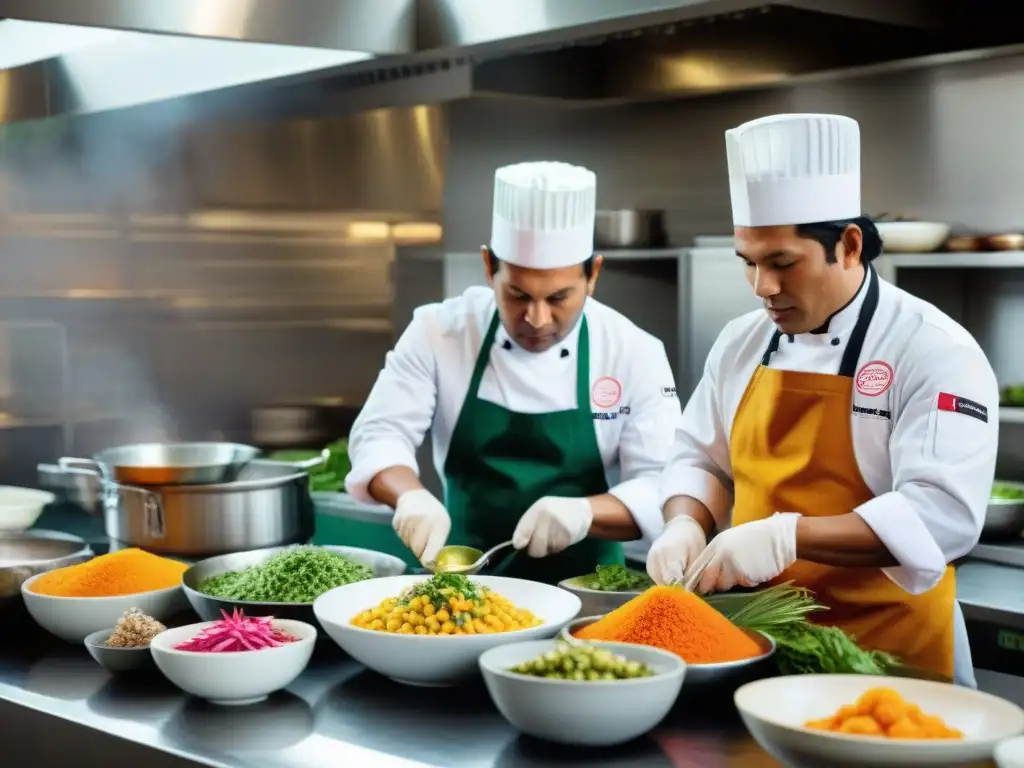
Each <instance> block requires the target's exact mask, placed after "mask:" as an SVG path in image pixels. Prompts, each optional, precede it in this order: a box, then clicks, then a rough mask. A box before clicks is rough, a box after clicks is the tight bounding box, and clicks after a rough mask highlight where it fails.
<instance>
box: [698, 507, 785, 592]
mask: <svg viewBox="0 0 1024 768" xmlns="http://www.w3.org/2000/svg"><path fill="white" fill-rule="evenodd" d="M799 519H800V515H799V514H797V513H795V512H785V513H780V512H776V513H775V514H774V515H772V516H771V517H769V518H767V519H766V520H756V521H754V522H751V523H744V524H743V525H738V526H736V527H735V528H729V529H728V530H725V531H722V532H721V533H720V534H718V535H717V536H716V537H715V538H714V540H713V541H712V542H711V543H710V544H708V546H707V549H705V550H704V551H703V552H702V553H701V555H700V557H698V558H697V560H696V561H695V562H694V563H693V565H691V566H690V568H689V570H687V572H686V581H687V582H689V580H690V579H691V578H693V577H695V576H696V574H697V573H701V572H702V571H703V573H701V576H700V580H699V581H698V582H697V584H696V586H695V587H694V591H695V592H699V593H701V594H704V593H707V592H724V591H726V590H727V589H732V588H733V587H735V586H737V585H739V586H743V587H756V586H757V585H758V584H764V582H766V581H770V580H771V579H774V578H775V577H776V576H778V575H779V574H780V573H782V572H783V571H784V570H786V569H787V568H789V566H791V565H793V563H795V562H796V524H797V521H798V520H799Z"/></svg>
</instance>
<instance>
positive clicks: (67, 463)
mask: <svg viewBox="0 0 1024 768" xmlns="http://www.w3.org/2000/svg"><path fill="white" fill-rule="evenodd" d="M57 466H58V467H59V468H60V471H61V472H66V473H68V474H73V475H93V476H94V477H98V478H100V479H101V480H102V479H103V468H102V467H101V466H100V465H99V464H98V463H97V462H95V461H93V460H92V459H75V458H71V457H69V456H62V457H61V458H59V459H57Z"/></svg>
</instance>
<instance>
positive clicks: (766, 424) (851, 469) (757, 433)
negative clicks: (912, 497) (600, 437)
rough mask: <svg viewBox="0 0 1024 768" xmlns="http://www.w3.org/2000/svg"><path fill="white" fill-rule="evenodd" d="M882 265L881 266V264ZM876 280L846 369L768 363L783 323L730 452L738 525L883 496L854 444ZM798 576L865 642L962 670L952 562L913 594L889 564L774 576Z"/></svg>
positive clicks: (946, 672)
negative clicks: (889, 572) (956, 664)
mask: <svg viewBox="0 0 1024 768" xmlns="http://www.w3.org/2000/svg"><path fill="white" fill-rule="evenodd" d="M872 271H873V270H872ZM869 279H870V281H871V282H870V285H869V287H868V292H867V295H866V297H865V300H864V304H863V306H862V307H861V311H860V316H859V317H858V319H857V324H856V327H855V328H854V330H853V333H852V335H851V337H850V340H849V343H848V345H847V348H846V350H845V352H844V354H843V360H842V364H841V366H840V369H839V375H838V376H834V375H831V374H822V373H802V372H796V371H780V370H776V369H773V368H769V367H768V362H769V360H770V359H771V356H772V354H773V353H774V352H775V351H776V350H777V349H778V347H779V340H780V339H781V336H782V334H781V333H780V332H779V331H778V330H776V332H775V334H774V335H773V336H772V340H771V343H770V344H769V345H768V349H767V350H766V351H765V354H764V357H763V358H762V360H761V364H760V365H759V366H758V368H757V370H756V371H755V372H754V375H753V376H752V377H751V379H750V383H749V384H748V385H747V389H746V392H744V394H743V398H742V400H740V405H739V408H738V410H737V412H736V418H735V422H734V424H733V428H732V436H731V440H730V455H731V459H732V469H733V475H734V477H735V505H734V508H733V516H732V524H733V525H743V524H744V523H749V522H751V521H754V520H763V519H765V518H766V517H770V516H771V515H772V514H774V513H775V512H799V513H801V514H803V515H806V516H809V517H823V516H830V515H844V514H847V513H848V512H850V511H852V510H853V509H854V508H856V507H858V506H860V505H861V504H864V503H865V502H867V501H869V500H870V499H872V498H873V497H874V493H872V491H871V489H870V488H868V486H867V484H866V483H865V482H864V479H863V478H862V477H861V473H860V468H859V467H858V465H857V459H856V456H855V454H854V448H853V428H852V425H851V423H850V419H851V415H852V413H853V381H854V374H855V373H856V369H857V362H858V360H859V358H860V353H861V349H862V348H863V346H864V338H865V336H866V335H867V330H868V326H869V325H870V324H871V318H872V316H873V315H874V313H875V308H876V307H877V306H878V276H877V275H870V276H869ZM790 580H792V581H793V582H795V583H796V584H797V585H798V586H802V587H806V588H808V589H811V590H813V591H814V593H815V594H816V595H817V598H818V601H819V602H820V603H821V604H822V605H825V606H828V608H829V609H830V610H829V611H828V612H827V613H822V614H821V616H820V619H819V620H820V622H821V623H823V624H829V625H834V626H837V627H841V628H842V629H843V630H845V631H846V632H848V633H849V634H851V635H852V636H853V637H855V638H856V639H857V641H858V643H859V644H860V645H862V646H863V647H865V648H868V649H872V650H880V651H887V652H889V653H892V654H893V655H895V656H897V657H899V658H900V659H901V660H902V661H904V662H905V663H906V664H909V665H912V666H916V667H920V668H922V669H926V670H929V671H931V672H933V673H935V674H938V675H942V676H943V677H946V678H948V679H950V680H952V679H953V626H954V625H953V621H954V619H953V612H954V609H955V604H956V580H955V576H954V574H953V568H952V567H948V568H947V569H946V572H945V575H944V576H943V577H942V580H941V581H940V582H939V583H938V585H937V586H935V587H934V588H932V589H930V590H929V591H927V592H925V593H924V594H920V595H912V594H910V593H909V592H907V591H905V590H904V589H902V588H901V587H899V586H897V585H896V584H895V583H893V582H892V581H891V580H890V579H889V578H888V577H887V576H886V575H885V574H884V573H883V572H882V571H881V569H879V568H841V567H835V566H829V565H820V564H818V563H811V562H807V561H805V560H798V561H797V562H796V563H795V564H794V565H793V566H791V567H790V568H787V569H786V570H785V571H784V572H783V573H782V574H781V575H780V576H778V577H777V578H776V579H774V580H773V581H772V582H771V583H773V584H776V583H780V582H784V581H790Z"/></svg>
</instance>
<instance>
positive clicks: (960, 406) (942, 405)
mask: <svg viewBox="0 0 1024 768" xmlns="http://www.w3.org/2000/svg"><path fill="white" fill-rule="evenodd" d="M939 410H940V411H948V412H949V413H962V414H963V415H964V416H972V417H974V418H975V419H977V420H978V421H983V422H985V423H986V424H988V408H987V407H986V406H984V405H982V404H981V403H976V402H974V401H973V400H968V399H967V398H966V397H959V396H957V395H951V394H949V393H947V392H940V393H939Z"/></svg>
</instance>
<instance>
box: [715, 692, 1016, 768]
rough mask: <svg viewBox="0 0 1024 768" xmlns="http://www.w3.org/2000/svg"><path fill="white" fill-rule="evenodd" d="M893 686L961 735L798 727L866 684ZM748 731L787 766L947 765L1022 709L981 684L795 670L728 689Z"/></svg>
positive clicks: (969, 756)
mask: <svg viewBox="0 0 1024 768" xmlns="http://www.w3.org/2000/svg"><path fill="white" fill-rule="evenodd" d="M879 686H884V687H887V688H892V689H894V690H896V691H897V692H898V693H899V694H900V695H901V696H903V698H904V699H906V700H907V701H909V702H911V703H913V704H917V705H918V706H920V707H921V709H923V710H924V711H925V712H927V713H928V714H930V715H938V716H939V717H941V718H942V719H943V720H945V721H946V723H947V724H949V725H950V726H951V727H953V728H957V729H959V730H960V731H963V733H964V738H963V739H962V740H949V739H944V740H936V741H925V740H916V739H907V740H902V739H884V738H871V737H863V736H847V735H845V734H835V733H826V732H823V731H816V730H812V729H810V728H805V727H804V726H803V724H804V723H805V722H806V721H808V720H813V719H818V718H822V717H828V716H829V715H830V714H832V713H833V712H835V711H836V710H837V709H839V707H841V706H843V705H844V704H852V703H853V702H855V701H856V700H857V698H858V697H860V695H861V694H862V693H864V692H865V691H866V690H868V689H869V688H875V687H879ZM734 701H735V702H736V708H737V709H738V710H739V712H740V716H741V717H742V718H743V722H744V724H745V725H746V726H747V730H749V731H750V733H751V735H752V736H753V737H754V738H755V739H756V740H757V743H758V744H760V745H761V746H762V747H763V748H764V749H765V751H767V752H768V753H769V754H771V755H772V756H773V757H774V758H775V759H776V760H778V761H779V762H781V763H783V764H785V765H791V766H806V767H807V768H812V766H813V767H814V768H820V766H823V765H827V766H830V768H836V767H838V766H852V765H857V766H880V767H881V766H903V765H905V766H953V765H961V764H963V763H972V762H975V761H984V760H990V759H991V758H992V751H993V749H994V747H995V745H996V744H997V743H998V742H1000V741H1002V740H1003V739H1007V738H1009V737H1011V736H1016V735H1017V734H1019V733H1020V732H1021V731H1022V730H1024V711H1022V710H1021V708H1020V707H1018V706H1017V705H1016V704H1014V703H1012V702H1009V701H1006V700H1004V699H1000V698H998V697H996V696H992V695H990V694H987V693H981V692H980V691H975V690H971V689H970V688H962V687H960V686H955V685H948V684H945V683H937V682H932V681H930V680H914V679H910V678H899V677H876V676H874V675H798V676H787V677H775V678H769V679H766V680H758V681H756V682H753V683H748V684H747V685H744V686H743V687H741V688H740V689H739V690H737V691H736V694H735V696H734Z"/></svg>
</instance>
